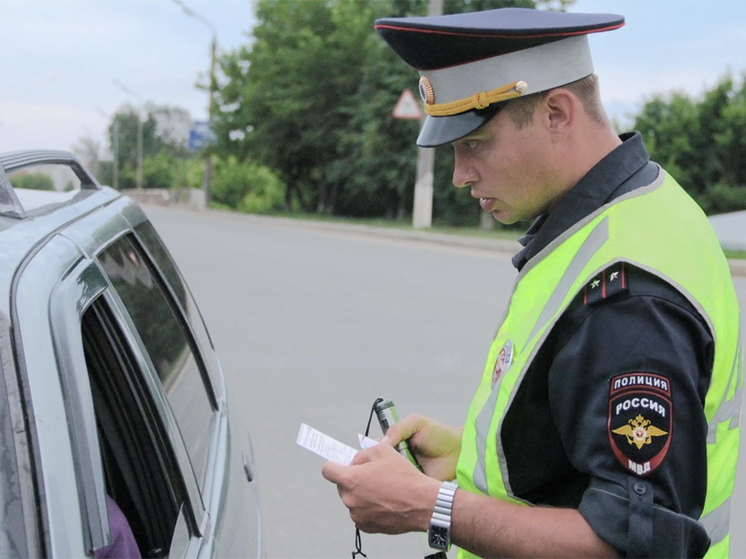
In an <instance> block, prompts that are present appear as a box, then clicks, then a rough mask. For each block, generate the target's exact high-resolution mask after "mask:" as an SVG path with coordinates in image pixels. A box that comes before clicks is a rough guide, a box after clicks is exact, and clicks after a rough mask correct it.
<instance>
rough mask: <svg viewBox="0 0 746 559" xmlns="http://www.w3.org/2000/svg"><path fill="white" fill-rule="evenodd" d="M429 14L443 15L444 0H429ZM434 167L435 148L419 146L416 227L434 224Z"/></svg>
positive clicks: (414, 216)
mask: <svg viewBox="0 0 746 559" xmlns="http://www.w3.org/2000/svg"><path fill="white" fill-rule="evenodd" d="M427 15H429V16H441V15H443V0H429V2H428V5H427ZM423 118H427V116H424V117H423ZM423 122H424V121H423ZM434 168H435V148H418V156H417V182H415V184H414V208H413V209H412V227H414V228H415V229H427V228H430V227H431V226H432V224H433V169H434Z"/></svg>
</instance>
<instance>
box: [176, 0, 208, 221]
mask: <svg viewBox="0 0 746 559" xmlns="http://www.w3.org/2000/svg"><path fill="white" fill-rule="evenodd" d="M173 1H174V3H176V4H178V5H179V6H180V7H181V10H182V11H183V12H184V13H185V14H186V15H188V16H189V17H193V18H194V19H196V20H198V21H199V22H201V23H202V24H203V25H205V26H206V27H207V28H209V29H210V31H211V32H212V41H211V43H210V87H209V88H208V90H209V93H210V101H209V104H208V106H207V115H208V120H209V121H210V123H211V124H212V119H213V117H214V116H215V91H216V90H217V82H216V81H215V54H216V52H217V49H218V32H217V29H215V26H214V25H213V24H212V23H210V21H209V20H207V19H206V18H204V17H203V16H201V15H200V14H198V13H196V12H195V11H194V10H192V9H191V8H189V7H188V6H186V5H185V4H184V3H183V2H182V1H181V0H173ZM202 189H203V190H204V192H205V207H210V198H212V153H210V150H209V148H208V149H207V150H206V153H205V168H204V174H203V175H202Z"/></svg>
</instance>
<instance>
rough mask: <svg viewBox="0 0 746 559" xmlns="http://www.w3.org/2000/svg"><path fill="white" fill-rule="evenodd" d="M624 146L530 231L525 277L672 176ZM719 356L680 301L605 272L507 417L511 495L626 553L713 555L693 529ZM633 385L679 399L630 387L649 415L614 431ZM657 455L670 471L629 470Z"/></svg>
mask: <svg viewBox="0 0 746 559" xmlns="http://www.w3.org/2000/svg"><path fill="white" fill-rule="evenodd" d="M622 140H624V143H623V144H622V145H621V146H619V147H618V148H616V149H615V150H614V151H613V152H612V153H611V154H609V155H608V156H607V157H606V158H604V159H603V160H602V161H601V162H599V163H598V164H597V165H596V166H595V167H594V168H593V169H592V170H591V171H590V172H589V173H588V174H587V175H586V176H585V177H584V178H583V179H581V181H580V182H578V184H577V185H576V186H575V187H573V189H572V190H570V191H569V192H568V194H567V195H566V196H565V197H564V198H563V200H562V201H561V202H560V204H558V206H557V208H556V209H555V210H554V211H553V212H552V213H551V214H549V215H544V216H541V217H539V218H538V219H537V220H536V222H535V223H534V224H533V225H532V226H531V228H530V229H529V231H528V233H527V235H526V237H524V239H522V243H523V244H524V247H525V248H524V249H523V250H522V251H521V252H520V253H519V254H518V255H516V257H514V264H516V266H517V267H518V268H519V269H520V268H522V267H523V265H525V264H526V263H527V262H528V261H529V260H530V259H531V258H533V257H534V256H536V255H537V254H538V253H539V252H540V251H541V250H542V249H543V248H545V247H546V246H547V245H548V244H549V243H550V242H551V241H553V240H554V239H555V238H557V236H559V235H560V234H561V233H563V232H564V231H566V230H567V229H568V228H569V227H571V226H572V225H573V224H575V223H577V222H578V221H579V220H581V219H582V218H584V217H586V216H587V215H589V214H590V213H592V212H594V211H595V210H597V209H598V208H600V207H601V206H602V205H604V204H606V203H608V202H610V201H611V200H613V199H615V198H617V197H619V196H621V195H623V194H626V193H628V192H630V191H632V190H634V189H635V188H639V187H641V186H645V185H648V184H650V183H651V182H652V181H653V180H654V179H655V178H656V177H657V176H658V173H659V172H662V171H661V170H660V168H659V167H658V165H656V164H655V163H652V162H651V161H650V159H649V156H648V154H647V151H646V150H645V147H644V145H643V143H642V139H641V136H640V135H639V134H628V135H625V136H623V137H622ZM661 211H665V208H661ZM671 250H681V251H682V253H683V251H684V250H685V247H671ZM682 257H684V256H682ZM614 272H616V275H614ZM610 278H611V279H610ZM622 279H624V283H622V282H621V281H619V280H622ZM614 280H617V281H616V283H614ZM713 355H714V343H713V338H712V335H711V333H710V331H709V328H708V327H707V325H706V323H705V322H704V320H703V319H702V317H701V316H700V315H699V313H698V312H697V311H696V310H695V308H694V307H693V306H692V305H691V303H689V301H688V300H687V299H686V298H685V297H684V296H683V295H682V294H681V293H680V292H678V291H677V290H676V289H675V288H673V287H672V286H670V285H669V284H667V283H666V282H664V281H662V280H660V279H658V278H657V277H656V276H654V275H652V274H650V273H648V272H645V271H643V270H641V269H639V268H635V267H633V266H631V265H630V264H625V265H624V266H622V265H621V264H617V265H615V266H614V267H611V268H608V269H607V270H606V271H605V273H604V274H601V275H599V277H597V278H594V280H593V281H592V282H591V283H590V284H589V285H588V286H586V287H585V289H583V290H582V291H581V293H579V294H578V295H577V296H576V297H575V299H574V301H573V302H572V304H571V305H570V307H568V309H567V310H566V311H565V313H564V314H563V315H562V317H560V319H559V321H558V322H557V323H556V324H555V326H554V327H553V329H552V331H551V333H550V334H549V336H548V337H547V339H546V340H545V342H544V343H543V345H542V347H541V349H540V350H539V352H538V353H537V355H536V357H535V358H534V360H533V362H532V363H531V365H530V367H529V369H528V371H527V372H526V375H525V377H524V379H523V381H522V383H521V385H520V387H519V389H518V391H517V393H516V396H515V399H514V401H513V403H512V405H511V407H510V409H509V410H508V413H507V414H506V416H505V418H504V423H503V428H502V432H501V433H502V434H501V442H502V445H503V450H504V453H505V457H506V461H507V467H508V474H509V481H510V486H511V489H512V491H513V493H514V494H515V495H516V496H518V497H520V498H523V499H525V500H527V501H529V502H532V503H534V504H538V505H550V506H561V507H573V508H578V509H579V510H580V513H581V514H582V515H583V517H584V518H585V519H586V520H587V521H588V523H589V524H590V525H591V527H592V528H593V530H594V531H595V532H596V533H597V534H598V535H599V536H600V537H601V538H602V539H603V540H604V541H606V542H607V543H608V544H609V545H611V546H612V547H614V548H615V549H616V550H617V551H618V552H619V553H620V554H621V555H622V556H625V555H626V556H629V557H643V556H651V557H686V556H702V555H704V553H705V552H706V551H707V547H708V545H709V538H708V536H707V534H706V532H705V530H704V528H703V527H702V525H701V524H699V523H698V522H697V521H696V519H698V518H699V516H700V514H701V512H702V509H703V507H704V499H705V493H706V483H707V480H706V478H707V453H706V446H705V445H706V435H707V422H706V419H705V415H704V399H705V394H706V392H707V388H708V386H709V375H710V371H711V367H712V362H713ZM631 373H636V374H637V375H631ZM630 377H632V381H634V380H635V379H638V378H640V379H647V380H649V379H657V380H656V382H658V381H660V382H662V383H663V384H662V386H663V388H665V389H668V390H669V392H670V394H669V395H668V396H666V395H665V394H664V393H663V392H662V391H660V390H658V391H656V390H653V389H649V388H645V390H646V391H647V392H643V391H642V389H639V390H637V391H635V390H634V389H632V392H629V393H628V394H629V397H628V398H627V400H629V401H632V400H633V397H635V396H637V397H638V399H637V400H635V402H636V403H637V404H639V403H640V402H641V401H642V402H643V405H647V406H648V408H645V409H644V415H645V417H643V415H642V414H637V412H636V411H634V410H633V412H634V413H633V414H632V415H630V416H629V420H628V421H623V422H618V423H614V421H613V419H612V418H611V416H612V415H613V413H614V411H615V410H616V412H617V413H619V412H620V410H621V411H623V410H622V405H623V404H624V405H628V404H626V403H624V402H625V400H624V399H619V398H617V399H614V394H613V388H614V386H615V385H616V386H617V387H618V386H621V384H620V383H623V382H624V383H626V381H627V380H629V378H630ZM612 381H613V383H612ZM651 390H652V392H650V391H651ZM648 394H652V395H651V396H650V397H649V398H648V397H646V395H648ZM642 398H645V400H643V399H642ZM658 404H660V407H659V406H658ZM617 406H618V408H617ZM656 418H657V419H656ZM624 419H625V420H626V419H627V417H625V418H624ZM650 419H653V424H652V426H651V425H650V421H649V420H650ZM669 419H670V422H669ZM646 422H647V423H646ZM627 425H630V426H629V427H628V426H627ZM640 427H641V428H642V431H639V430H636V429H637V428H640ZM614 428H616V430H614ZM633 428H634V429H633ZM612 431H613V432H612ZM635 432H637V433H640V432H641V433H642V435H643V436H642V438H637V439H635V438H634V434H635ZM614 441H616V442H614ZM656 445H657V446H656ZM666 445H667V446H666ZM650 449H654V451H652V452H657V454H656V456H657V457H658V458H661V457H662V460H661V461H660V463H659V464H655V466H654V467H653V468H652V471H647V472H645V471H641V472H640V474H639V475H638V473H636V472H635V473H633V472H631V471H630V467H631V466H632V464H633V462H632V461H631V460H630V457H632V458H635V457H636V456H638V455H640V454H644V453H645V452H648V455H647V456H650V452H651V451H650ZM653 463H655V462H654V461H652V462H648V464H653ZM637 467H638V468H640V469H642V467H641V466H639V465H638V466H637Z"/></svg>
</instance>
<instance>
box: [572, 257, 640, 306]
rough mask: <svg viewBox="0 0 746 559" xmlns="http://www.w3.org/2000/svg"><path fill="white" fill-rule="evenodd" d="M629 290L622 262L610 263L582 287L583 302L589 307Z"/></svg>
mask: <svg viewBox="0 0 746 559" xmlns="http://www.w3.org/2000/svg"><path fill="white" fill-rule="evenodd" d="M628 291H629V276H628V275H627V271H626V270H625V265H624V262H617V263H616V264H612V265H611V266H609V267H608V268H606V269H605V270H603V271H602V272H601V273H600V274H598V275H597V276H596V277H594V278H593V279H592V280H591V281H590V282H588V284H587V285H586V286H585V287H584V288H583V304H584V305H585V306H586V307H590V306H593V305H596V304H598V303H601V302H603V301H606V300H607V299H610V298H612V297H617V296H618V295H621V294H623V293H627V292H628Z"/></svg>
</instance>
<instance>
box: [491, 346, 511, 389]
mask: <svg viewBox="0 0 746 559" xmlns="http://www.w3.org/2000/svg"><path fill="white" fill-rule="evenodd" d="M512 362H513V342H511V341H510V340H508V341H507V342H505V345H504V346H503V347H502V349H501V350H500V353H498V354H497V359H496V360H495V368H494V369H493V370H492V388H494V387H495V385H496V384H497V381H498V380H499V379H500V376H501V375H502V374H503V373H504V372H505V371H507V370H508V369H509V368H510V364H511V363H512Z"/></svg>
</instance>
